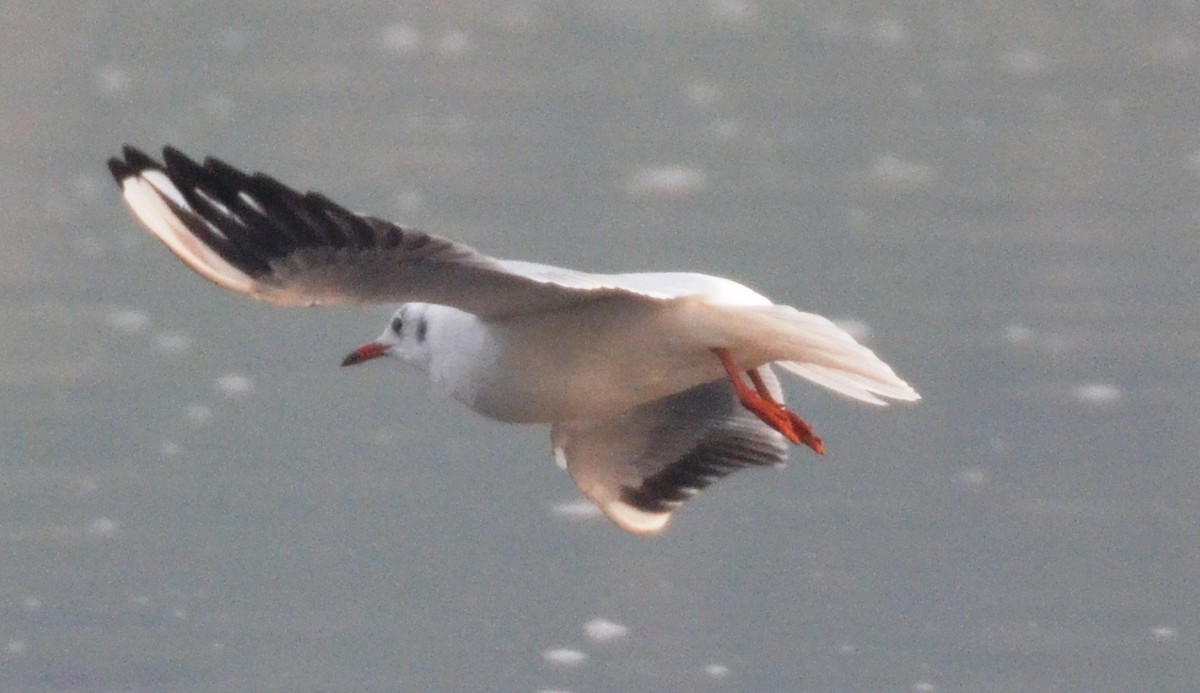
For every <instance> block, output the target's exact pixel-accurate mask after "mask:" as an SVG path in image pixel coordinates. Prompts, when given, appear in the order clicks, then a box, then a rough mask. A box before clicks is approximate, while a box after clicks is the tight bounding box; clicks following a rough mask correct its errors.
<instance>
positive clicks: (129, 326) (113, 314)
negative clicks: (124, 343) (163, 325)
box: [106, 308, 150, 332]
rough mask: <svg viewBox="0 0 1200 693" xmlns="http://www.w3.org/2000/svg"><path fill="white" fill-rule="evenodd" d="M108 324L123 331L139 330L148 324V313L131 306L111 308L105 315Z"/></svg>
mask: <svg viewBox="0 0 1200 693" xmlns="http://www.w3.org/2000/svg"><path fill="white" fill-rule="evenodd" d="M106 319H107V321H108V324H109V325H110V326H112V327H115V328H117V329H118V330H123V331H125V332H141V331H142V330H144V329H146V327H147V326H148V325H149V324H150V315H149V314H148V313H146V312H145V311H141V310H135V309H133V308H113V309H112V310H110V311H108V315H107V316H106Z"/></svg>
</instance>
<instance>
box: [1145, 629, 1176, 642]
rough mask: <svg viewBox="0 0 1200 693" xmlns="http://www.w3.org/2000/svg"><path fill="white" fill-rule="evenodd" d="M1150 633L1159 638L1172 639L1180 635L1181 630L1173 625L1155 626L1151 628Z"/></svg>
mask: <svg viewBox="0 0 1200 693" xmlns="http://www.w3.org/2000/svg"><path fill="white" fill-rule="evenodd" d="M1150 635H1153V636H1154V637H1155V639H1157V640H1170V639H1171V638H1174V637H1175V636H1177V635H1179V631H1177V630H1175V629H1174V628H1172V627H1171V626H1155V627H1153V628H1151V629H1150Z"/></svg>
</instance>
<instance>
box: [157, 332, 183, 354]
mask: <svg viewBox="0 0 1200 693" xmlns="http://www.w3.org/2000/svg"><path fill="white" fill-rule="evenodd" d="M154 344H155V345H156V346H157V347H158V348H159V349H160V350H162V351H165V352H167V353H168V354H182V353H184V352H186V351H189V350H190V349H191V348H192V338H191V337H189V336H187V335H186V334H180V333H178V332H164V333H163V334H160V335H158V336H157V337H155V338H154Z"/></svg>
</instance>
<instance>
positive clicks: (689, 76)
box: [0, 0, 1200, 693]
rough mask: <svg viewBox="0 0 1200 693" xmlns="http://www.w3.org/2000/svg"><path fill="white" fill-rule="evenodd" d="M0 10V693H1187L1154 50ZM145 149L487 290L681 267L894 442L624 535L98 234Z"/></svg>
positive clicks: (683, 20)
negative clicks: (539, 272)
mask: <svg viewBox="0 0 1200 693" xmlns="http://www.w3.org/2000/svg"><path fill="white" fill-rule="evenodd" d="M428 5H430V4H429V3H402V2H370V1H368V2H357V3H348V4H347V5H346V6H345V7H340V8H339V9H337V10H336V11H333V10H331V9H329V7H328V6H326V5H324V4H322V3H286V4H285V3H259V4H258V5H257V6H256V7H254V8H245V7H239V6H238V5H237V4H230V5H229V6H224V5H218V4H202V3H194V4H192V3H159V2H154V3H121V2H99V1H94V2H79V3H61V2H60V3H7V4H5V6H4V7H3V12H4V17H3V19H0V37H2V38H3V40H2V41H0V60H2V63H0V64H3V66H4V67H3V69H2V70H0V85H2V86H0V89H2V90H3V94H4V97H3V99H0V147H2V148H3V153H4V159H5V161H6V162H7V165H5V166H3V167H0V179H2V181H3V185H0V195H2V198H0V203H2V204H0V216H2V218H3V224H2V225H0V229H2V230H0V233H2V234H4V240H5V242H4V243H3V244H2V245H0V283H2V284H0V286H2V287H3V291H2V292H0V313H2V314H3V319H4V329H3V331H2V333H0V340H2V343H0V347H2V348H0V382H2V383H3V388H2V390H0V393H2V394H0V396H2V397H3V408H2V410H0V411H2V412H3V414H2V415H3V419H2V420H0V421H2V422H0V542H2V549H0V551H2V554H0V555H2V556H3V558H2V559H0V688H3V690H6V691H22V690H25V691H49V690H86V691H118V690H119V691H214V690H227V691H234V690H266V691H270V690H276V691H294V690H314V691H315V690H325V691H359V690H375V691H387V690H404V691H421V690H496V691H575V692H577V693H583V692H586V691H643V690H660V691H708V690H712V691H798V690H803V691H867V690H896V691H1184V690H1193V689H1194V688H1195V687H1196V686H1197V685H1200V684H1198V683H1197V682H1198V681H1200V664H1198V662H1200V657H1197V655H1198V654H1200V647H1198V640H1200V638H1198V635H1200V617H1198V615H1197V614H1198V612H1197V607H1196V605H1197V604H1200V594H1198V592H1200V590H1198V589H1197V584H1196V583H1197V580H1198V578H1197V576H1198V575H1200V549H1198V547H1200V511H1198V507H1200V479H1198V475H1197V471H1196V470H1197V466H1196V464H1195V457H1196V453H1195V451H1196V450H1197V449H1198V448H1200V432H1198V431H1200V427H1198V426H1197V425H1196V423H1197V410H1196V406H1195V404H1194V396H1195V393H1196V391H1197V389H1198V386H1200V376H1198V369H1197V365H1196V364H1197V357H1198V356H1200V327H1198V326H1200V309H1198V303H1200V302H1198V301H1197V293H1198V292H1197V290H1198V285H1197V280H1196V275H1197V271H1198V267H1197V264H1198V258H1200V254H1198V251H1200V247H1198V246H1200V234H1198V230H1200V229H1198V225H1200V224H1198V219H1200V205H1198V202H1197V199H1198V198H1197V188H1198V185H1200V108H1198V107H1197V104H1198V103H1200V102H1198V101H1197V96H1196V95H1197V93H1200V79H1198V78H1200V41H1198V40H1197V38H1196V37H1197V36H1200V11H1198V9H1197V8H1196V7H1195V6H1194V5H1193V4H1192V3H1189V2H1177V3H1137V2H1129V3H1118V2H1113V3H1090V4H1089V3H1081V4H1072V3H1059V4H1052V3H1007V4H1003V5H994V6H993V5H990V4H986V3H985V4H976V5H970V4H955V3H920V4H913V3H909V4H903V3H901V4H895V3H890V4H885V3H875V2H824V3H821V2H818V3H806V4H804V5H803V6H802V7H799V8H794V7H792V4H791V3H784V2H778V3H765V2H764V3H755V2H749V1H742V0H718V1H715V2H674V3H668V2H648V3H647V2H638V3H634V2H619V1H610V2H601V3H541V2H516V3H496V4H486V5H480V4H477V3H436V4H433V5H432V6H428ZM125 142H130V143H133V144H136V145H139V146H142V147H146V148H151V149H153V148H156V147H158V146H160V145H162V144H173V145H175V146H178V147H180V148H182V149H183V150H185V151H187V152H190V153H192V154H194V155H204V154H213V155H217V156H221V157H223V158H225V159H227V160H229V161H231V162H232V163H235V164H237V165H240V166H243V167H246V168H249V169H254V170H264V171H269V172H271V173H273V174H275V175H277V176H279V177H280V178H282V179H283V180H285V181H287V182H289V183H291V184H293V185H296V186H298V187H301V188H311V189H320V190H322V191H323V192H325V193H326V194H328V195H330V196H331V197H333V198H334V199H336V200H338V201H340V202H343V203H344V204H346V205H348V206H350V207H351V208H354V209H359V210H364V211H369V212H371V213H374V214H376V215H379V216H384V217H388V218H391V219H394V220H396V221H398V222H401V223H405V224H409V225H414V226H417V227H420V228H424V229H426V230H429V231H433V232H435V233H439V234H442V235H446V236H450V237H452V238H455V239H458V240H462V241H465V242H468V243H470V244H472V245H475V246H476V247H478V248H480V249H482V250H484V251H485V252H490V253H493V254H497V255H501V256H508V257H515V258H520V259H528V260H536V261H543V262H550V263H556V264H562V265H567V266H572V267H578V268H581V269H592V270H597V271H633V270H664V269H694V270H699V271H705V272H709V273H713V274H720V275H725V276H730V277H735V278H738V279H740V280H742V281H744V282H745V283H748V284H750V285H752V286H754V287H755V288H757V289H759V290H760V291H763V292H764V293H766V294H768V295H770V296H772V297H774V298H775V299H777V300H779V301H781V302H786V303H790V304H793V305H796V306H797V307H800V308H802V309H806V310H813V311H817V312H820V313H823V314H826V315H829V316H831V317H834V318H837V319H840V320H846V321H848V324H851V325H853V326H856V327H857V329H859V330H861V331H862V332H863V333H864V334H865V335H866V336H865V339H866V340H867V341H868V343H870V344H871V345H872V347H873V348H875V349H876V350H877V351H878V352H879V353H880V354H881V355H882V356H883V357H884V358H885V359H887V360H888V361H889V362H890V363H892V364H893V365H894V366H895V367H896V368H897V370H898V371H899V372H900V373H901V374H902V375H903V376H904V377H905V378H906V379H908V380H909V381H910V382H911V383H913V384H914V385H915V386H916V387H917V389H919V390H920V391H921V392H922V394H923V395H924V397H925V399H924V401H922V402H921V403H919V404H918V405H915V406H905V405H900V406H895V407H891V408H888V409H883V410H879V409H874V408H869V407H864V406H859V405H857V404H855V403H852V402H848V401H845V400H843V399H840V398H838V397H836V396H833V395H829V394H827V393H824V392H820V391H818V389H817V388H814V387H811V386H808V385H806V384H804V383H802V382H799V381H791V382H790V383H789V384H788V388H789V393H790V396H791V399H792V401H793V402H794V403H795V406H796V408H797V409H798V410H800V411H801V412H803V414H804V415H805V417H806V418H808V419H809V420H810V421H812V422H813V423H814V424H815V425H816V427H817V430H818V431H819V432H820V433H821V434H822V436H823V437H824V439H825V441H826V444H827V446H828V449H829V452H828V454H827V455H825V456H824V457H823V458H817V457H815V456H813V455H811V454H808V453H807V451H805V450H804V449H796V450H794V452H793V454H792V461H791V464H790V465H789V466H788V468H786V469H783V470H768V471H749V472H743V473H741V474H739V475H735V476H734V477H732V478H730V479H729V480H727V481H725V482H723V483H721V484H718V485H717V486H716V487H714V488H712V489H711V490H710V491H708V492H706V493H705V494H703V495H702V496H701V497H699V498H697V499H696V500H695V501H694V502H692V503H691V504H689V505H688V506H687V507H686V508H684V509H683V510H681V511H680V512H679V513H678V514H677V516H676V518H675V520H674V522H673V524H672V526H671V527H670V528H669V529H668V531H667V532H665V533H664V534H663V535H661V536H658V537H653V538H648V539H647V538H638V537H633V536H629V535H626V534H624V533H622V532H620V531H619V530H617V529H616V528H614V527H613V526H611V525H609V524H608V523H607V522H605V521H604V520H602V519H597V518H577V517H574V515H573V511H574V510H575V509H577V508H578V507H579V506H578V505H577V503H578V500H579V496H578V494H577V493H576V491H575V489H574V487H573V486H572V484H571V482H570V480H569V479H568V478H567V476H566V475H565V474H563V473H561V472H560V471H559V470H558V469H557V468H556V467H555V466H554V464H553V462H552V459H551V455H550V450H549V443H548V437H547V431H546V429H545V428H544V427H514V426H504V425H500V424H496V423H493V422H489V421H486V420H482V419H480V418H478V417H476V416H474V415H472V414H471V413H470V412H468V411H466V410H464V409H462V408H461V407H459V406H457V405H455V404H454V403H452V402H449V401H447V400H446V399H444V398H442V397H438V396H435V395H432V394H431V393H430V392H429V389H428V386H427V385H426V383H425V382H424V381H423V379H421V378H420V377H416V376H413V375H412V374H407V373H404V372H403V371H400V370H396V369H394V368H389V367H388V366H387V365H386V364H380V365H379V366H378V367H367V366H363V367H360V368H356V369H349V370H343V369H339V368H338V367H337V362H338V360H339V359H340V358H341V356H343V355H344V354H345V352H346V351H347V350H348V349H349V348H351V347H353V346H355V345H356V344H358V343H359V342H361V341H363V340H365V339H368V338H371V337H373V336H375V335H376V334H377V333H378V332H379V330H380V329H382V327H383V324H384V320H385V318H386V316H387V314H388V313H389V309H388V307H367V308H357V309H355V308H350V309H336V310H335V309H322V310H299V309H297V310H283V309H278V308H274V307H271V306H266V305H262V304H258V303H256V302H254V301H250V300H248V299H246V298H244V297H241V296H236V295H233V294H230V293H228V292H225V291H223V290H221V289H218V288H216V287H214V286H211V285H209V284H207V283H206V282H204V281H203V280H202V279H200V278H199V277H197V276H195V275H194V274H193V273H191V272H190V271H188V270H187V269H186V268H185V267H184V266H183V265H181V264H180V263H179V262H178V261H176V260H175V259H174V258H173V257H172V256H171V255H170V253H169V252H168V251H167V250H166V249H165V248H163V247H162V246H161V245H160V244H159V243H158V242H157V241H155V240H154V239H153V238H151V237H150V236H149V235H148V234H146V233H145V232H144V231H142V230H141V229H140V228H139V227H138V226H137V225H136V224H135V223H134V221H133V220H132V219H131V217H130V216H129V215H128V213H127V212H126V210H125V209H124V208H123V206H122V204H121V202H120V199H119V196H118V194H117V190H116V188H115V186H113V185H112V183H111V181H109V180H108V178H107V172H106V171H105V170H104V166H103V164H104V160H105V159H106V158H107V157H108V156H110V155H112V154H113V153H115V152H116V151H117V150H118V148H119V147H120V145H121V144H123V143H125Z"/></svg>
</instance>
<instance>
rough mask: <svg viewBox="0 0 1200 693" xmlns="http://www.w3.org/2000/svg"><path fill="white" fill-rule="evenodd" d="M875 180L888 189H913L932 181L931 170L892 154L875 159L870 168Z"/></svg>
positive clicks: (928, 167) (923, 165)
mask: <svg viewBox="0 0 1200 693" xmlns="http://www.w3.org/2000/svg"><path fill="white" fill-rule="evenodd" d="M871 173H872V175H873V176H874V177H875V180H877V181H879V182H880V183H881V184H883V185H885V186H888V187H895V188H914V187H919V186H922V185H925V184H927V183H929V182H930V181H931V180H933V168H932V167H930V166H926V165H925V164H920V163H917V162H915V161H906V160H904V159H901V158H900V157H898V156H894V155H892V154H884V155H883V156H880V157H878V158H877V159H875V163H874V164H872V166H871Z"/></svg>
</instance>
